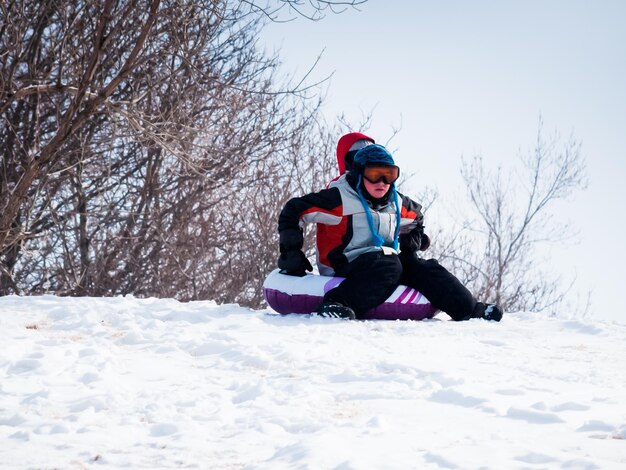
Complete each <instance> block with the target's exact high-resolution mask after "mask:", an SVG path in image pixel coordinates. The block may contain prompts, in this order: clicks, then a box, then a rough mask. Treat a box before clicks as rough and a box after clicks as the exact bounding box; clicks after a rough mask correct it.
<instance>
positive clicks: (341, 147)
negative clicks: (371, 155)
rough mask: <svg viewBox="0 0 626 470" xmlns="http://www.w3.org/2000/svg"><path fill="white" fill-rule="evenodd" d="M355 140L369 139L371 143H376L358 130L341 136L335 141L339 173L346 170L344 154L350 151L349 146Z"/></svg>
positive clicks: (341, 173)
mask: <svg viewBox="0 0 626 470" xmlns="http://www.w3.org/2000/svg"><path fill="white" fill-rule="evenodd" d="M357 140H369V141H371V142H372V143H376V142H375V141H374V139H372V138H371V137H368V136H366V135H365V134H361V133H360V132H350V133H349V134H346V135H344V136H342V137H341V138H340V139H339V142H337V165H339V174H340V175H343V174H344V173H345V172H346V162H345V160H344V159H345V157H346V154H347V153H348V152H349V151H350V147H352V145H354V143H355V142H356V141H357Z"/></svg>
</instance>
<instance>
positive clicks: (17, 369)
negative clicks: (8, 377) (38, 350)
mask: <svg viewBox="0 0 626 470" xmlns="http://www.w3.org/2000/svg"><path fill="white" fill-rule="evenodd" d="M40 367H41V361H38V360H36V359H22V360H21V361H17V362H16V363H15V364H13V365H12V366H11V367H10V368H9V370H8V372H9V374H26V373H28V372H31V371H34V370H37V369H39V368H40Z"/></svg>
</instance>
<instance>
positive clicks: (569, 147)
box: [433, 123, 586, 312]
mask: <svg viewBox="0 0 626 470" xmlns="http://www.w3.org/2000/svg"><path fill="white" fill-rule="evenodd" d="M520 162H521V167H522V170H521V171H520V172H518V173H514V172H505V171H504V170H503V169H502V168H498V169H497V170H496V171H489V170H488V169H487V168H486V167H485V164H484V162H483V161H482V158H481V157H480V156H477V157H475V158H473V159H471V160H469V161H464V162H463V167H462V171H461V174H462V177H463V180H464V182H465V184H466V187H467V191H468V194H469V198H470V201H471V207H472V209H473V213H472V214H471V215H469V216H467V217H465V218H462V219H461V229H459V230H457V231H455V232H453V233H451V232H449V231H448V232H447V234H446V232H443V233H439V234H437V235H436V236H434V237H433V239H434V240H435V241H436V243H435V246H434V248H435V251H436V254H437V256H438V257H439V258H440V260H441V261H442V262H444V263H445V264H446V265H447V266H448V267H449V268H450V269H451V271H452V272H454V273H455V274H456V275H457V276H459V278H460V279H461V280H462V281H463V282H465V283H466V284H467V285H469V286H470V289H471V290H472V291H473V292H474V293H475V295H476V296H477V297H478V298H480V299H484V300H491V301H494V302H497V303H499V304H500V305H502V306H503V307H504V308H505V310H507V311H535V312H539V311H546V310H550V309H552V308H554V307H555V306H556V305H558V304H559V303H560V302H562V301H563V299H564V297H565V296H566V294H567V293H568V291H569V288H570V287H571V283H570V284H569V285H564V281H563V280H562V279H561V278H560V277H559V276H558V275H555V274H554V273H550V272H549V271H548V269H545V268H549V266H545V263H544V262H541V260H540V258H539V257H538V253H537V248H538V247H540V246H541V245H542V244H545V243H554V242H558V241H562V240H563V239H564V238H567V237H568V236H571V235H572V230H571V228H570V227H569V226H568V225H567V224H564V223H560V222H558V219H557V218H555V217H554V209H555V205H556V203H557V201H559V200H562V199H564V198H567V197H568V196H570V195H571V194H572V193H573V192H574V191H575V190H578V189H582V188H584V187H585V186H586V176H585V161H584V158H583V155H582V153H581V145H580V143H579V142H578V141H577V140H575V139H574V138H570V139H568V140H565V141H562V140H561V139H560V138H559V136H558V135H556V134H555V135H553V136H551V137H549V138H547V139H546V138H545V137H544V133H543V129H542V124H541V123H540V125H539V131H538V134H537V141H536V143H535V146H534V149H533V150H532V151H531V152H529V153H527V154H522V155H521V156H520Z"/></svg>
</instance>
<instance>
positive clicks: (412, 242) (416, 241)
mask: <svg viewBox="0 0 626 470" xmlns="http://www.w3.org/2000/svg"><path fill="white" fill-rule="evenodd" d="M429 246H430V238H429V237H428V235H426V234H425V233H424V227H423V226H417V227H415V228H414V229H413V230H411V231H410V232H409V233H406V234H404V235H400V251H402V252H404V253H406V254H411V253H416V252H417V251H424V250H426V249H428V247H429Z"/></svg>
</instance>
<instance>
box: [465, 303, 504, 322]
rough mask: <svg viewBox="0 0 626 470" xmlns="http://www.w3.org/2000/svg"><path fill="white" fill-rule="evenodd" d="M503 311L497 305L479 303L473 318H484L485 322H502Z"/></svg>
mask: <svg viewBox="0 0 626 470" xmlns="http://www.w3.org/2000/svg"><path fill="white" fill-rule="evenodd" d="M503 313H504V312H502V309H501V308H500V307H499V306H498V305H496V304H485V303H483V302H477V303H476V307H474V313H473V314H472V318H483V319H485V320H491V321H500V320H502V314H503Z"/></svg>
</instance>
